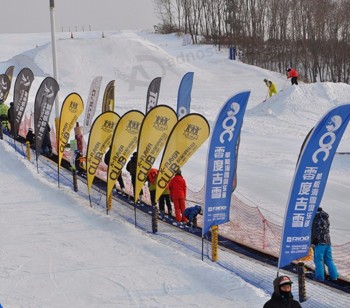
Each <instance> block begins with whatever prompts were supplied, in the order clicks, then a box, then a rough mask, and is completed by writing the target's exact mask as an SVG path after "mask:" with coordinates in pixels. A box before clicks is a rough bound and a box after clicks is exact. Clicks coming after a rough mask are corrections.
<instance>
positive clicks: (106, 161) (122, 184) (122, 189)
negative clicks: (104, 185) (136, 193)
mask: <svg viewBox="0 0 350 308" xmlns="http://www.w3.org/2000/svg"><path fill="white" fill-rule="evenodd" d="M110 160H111V148H109V149H108V151H107V153H106V154H105V158H104V162H105V164H106V165H107V166H108V165H109V162H110ZM118 183H119V186H120V189H121V192H122V193H124V190H125V185H124V180H123V177H122V174H121V173H120V174H119V176H118ZM114 188H115V189H117V187H116V186H114Z"/></svg>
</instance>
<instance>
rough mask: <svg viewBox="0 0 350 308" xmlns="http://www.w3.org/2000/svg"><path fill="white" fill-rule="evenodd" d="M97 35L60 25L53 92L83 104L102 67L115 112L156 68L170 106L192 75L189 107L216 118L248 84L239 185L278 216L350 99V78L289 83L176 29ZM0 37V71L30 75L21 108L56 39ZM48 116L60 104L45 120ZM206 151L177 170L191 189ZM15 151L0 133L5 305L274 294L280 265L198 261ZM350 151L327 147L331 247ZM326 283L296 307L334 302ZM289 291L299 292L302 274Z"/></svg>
mask: <svg viewBox="0 0 350 308" xmlns="http://www.w3.org/2000/svg"><path fill="white" fill-rule="evenodd" d="M105 36H106V37H105V38H101V33H98V32H84V33H76V34H75V38H74V39H71V38H70V33H58V34H57V38H58V41H57V54H58V66H59V69H58V74H59V78H58V79H59V80H58V81H59V84H60V88H61V89H60V92H59V99H60V101H61V102H62V101H63V99H64V98H65V97H66V96H67V95H68V94H69V93H71V92H73V91H74V92H78V93H79V94H80V95H81V96H82V97H83V99H84V100H86V98H87V95H88V91H89V87H90V83H91V81H92V80H93V78H94V77H96V76H103V81H102V86H101V91H100V101H101V99H102V95H103V90H104V88H105V86H106V85H107V83H108V82H109V81H110V80H113V79H115V80H116V112H117V113H118V114H119V115H123V114H124V113H125V112H126V111H128V110H130V109H138V110H140V111H142V112H144V109H145V99H146V93H147V87H148V84H149V82H150V80H152V79H153V78H155V77H158V76H161V77H162V84H161V91H160V99H159V102H158V103H159V104H168V105H170V106H171V107H173V108H174V109H176V97H177V90H178V85H179V83H180V80H181V78H182V76H183V75H184V74H185V73H186V72H188V71H193V72H194V73H195V75H194V83H193V90H192V106H191V110H192V112H198V113H201V114H202V115H204V116H205V117H206V118H207V119H208V121H209V123H210V124H211V125H212V124H213V122H214V120H215V118H216V114H217V111H218V110H219V108H220V106H221V105H222V104H223V103H224V102H225V101H226V100H227V99H228V98H229V97H230V96H231V95H233V94H234V93H237V92H239V91H244V90H247V89H248V90H251V97H250V99H249V102H248V107H247V111H246V116H245V119H244V123H243V127H242V135H241V143H240V150H239V160H238V186H237V189H236V191H235V194H237V195H238V196H239V197H240V198H244V199H245V200H248V202H250V203H252V204H257V205H259V208H260V210H261V211H262V212H263V214H264V215H265V216H266V217H267V218H268V219H270V220H272V221H276V222H277V223H279V224H281V223H282V221H283V215H284V211H285V207H286V202H287V199H288V194H289V189H290V185H291V181H292V178H293V175H294V168H295V164H296V161H297V158H298V154H299V150H300V147H301V145H302V142H303V140H304V138H305V136H306V135H307V133H308V132H309V130H310V129H311V128H312V127H313V126H314V125H315V124H316V123H317V121H318V120H319V119H320V117H321V116H322V115H323V114H324V113H325V112H326V111H327V110H328V109H330V108H332V107H334V106H336V105H340V104H344V103H350V97H349V93H350V86H349V85H346V84H342V83H337V84H335V83H314V84H304V83H303V82H300V85H299V86H298V87H292V86H291V85H290V81H289V80H288V81H287V82H286V76H285V75H282V74H278V73H276V72H271V71H268V70H264V69H261V68H258V67H255V66H249V65H246V64H243V63H241V62H239V61H231V60H229V59H228V51H227V50H224V49H222V50H221V51H218V50H217V49H216V48H214V47H211V46H195V45H186V46H183V44H182V43H183V40H182V37H180V36H178V35H157V34H153V33H150V32H142V31H115V32H108V33H105ZM0 37H1V42H2V43H0V45H1V48H0V61H1V62H0V71H1V72H5V70H6V68H7V67H8V66H10V65H15V74H14V75H15V76H16V75H17V73H18V72H19V71H20V70H21V69H22V68H23V67H29V68H31V69H32V70H33V72H34V75H35V80H34V82H33V85H32V89H31V92H30V98H29V104H28V107H27V111H28V112H29V111H30V110H31V109H33V108H32V106H33V101H34V98H35V95H36V90H37V89H38V87H39V85H40V83H41V81H42V80H43V79H44V78H45V77H46V76H48V75H52V59H51V58H52V53H51V44H50V34H49V33H47V34H27V35H5V34H3V35H0ZM264 78H267V79H272V80H273V81H274V82H275V83H276V85H277V89H278V90H279V93H278V94H277V95H276V96H273V97H272V98H270V99H268V100H267V101H266V102H264V103H262V101H263V100H264V99H265V97H266V93H267V88H266V86H265V84H264V82H263V79H264ZM281 90H282V91H281ZM11 97H13V89H12V90H11V92H10V95H9V99H10V98H11ZM9 99H8V101H7V103H8V102H9ZM100 110H101V105H99V106H98V110H97V113H99V111H100ZM53 118H54V111H53V115H52V119H51V122H52V123H53ZM82 120H83V118H81V122H82ZM348 144H349V133H348V132H346V133H345V134H344V136H343V139H342V142H341V144H340V145H339V148H338V151H339V152H350V151H349V145H348ZM206 151H207V143H205V144H204V145H203V146H202V148H201V149H200V150H199V151H198V152H197V153H196V154H195V155H194V156H193V157H192V158H191V159H190V161H189V162H188V163H187V165H186V166H184V167H183V169H182V171H183V175H184V177H185V178H186V181H187V183H188V185H189V187H190V188H191V189H192V190H196V191H197V190H199V189H201V188H202V187H203V185H204V177H205V165H204V162H205V160H206ZM14 154H15V152H14V150H13V148H12V146H11V142H10V143H9V142H7V141H3V142H0V155H1V160H0V179H1V180H0V181H1V185H0V187H1V188H0V189H1V201H0V204H1V206H0V211H1V215H0V233H1V246H0V260H1V263H0V303H1V304H2V305H3V306H4V307H6V308H7V307H10V308H11V307H15V308H17V307H62V306H65V307H86V306H89V307H212V306H214V305H216V306H218V307H262V306H263V303H265V302H266V301H267V300H268V299H269V297H270V292H271V287H272V281H273V279H274V278H275V277H276V270H277V269H276V268H268V267H267V266H264V265H261V264H258V263H256V262H252V261H250V260H245V259H244V258H239V257H237V259H235V261H234V264H235V266H236V268H235V270H229V269H225V267H224V266H220V265H219V264H216V263H212V262H210V261H208V260H205V262H203V261H201V260H200V258H199V257H198V256H196V255H193V254H192V253H190V252H187V251H186V249H178V247H177V246H176V245H175V244H172V243H171V242H169V241H162V240H161V239H160V236H157V235H152V234H148V233H146V232H144V231H142V230H140V229H138V228H135V227H134V226H133V224H132V223H131V224H130V223H129V222H127V221H126V220H125V219H123V218H122V217H118V216H113V217H111V216H106V215H105V214H104V213H103V212H101V211H98V210H97V209H96V208H94V207H93V208H90V206H89V202H88V198H87V197H86V195H84V194H76V193H74V192H73V191H72V189H71V187H69V186H66V185H62V187H60V188H58V187H57V182H56V178H55V175H54V172H53V171H52V170H51V171H46V172H44V170H40V172H39V173H37V170H36V167H35V166H34V165H33V163H31V162H28V161H27V160H25V159H24V158H23V157H22V156H20V155H18V154H16V155H14ZM349 160H350V158H349V157H348V155H336V156H335V159H334V162H333V166H332V169H331V172H330V176H329V179H328V184H327V187H326V191H325V195H324V197H323V201H322V206H323V208H324V209H325V210H326V211H327V212H328V213H329V214H330V217H331V236H332V240H333V244H345V243H348V242H349V234H350V229H349V227H348V219H349V207H348V197H349V194H348V191H349V181H348V173H349V172H348V171H349V165H350V164H349ZM41 165H44V164H43V162H41ZM42 167H43V166H42ZM232 258H233V257H232ZM243 261H244V262H245V263H244V265H241V263H240V262H243ZM293 280H294V281H295V282H296V277H295V276H293ZM324 289H325V288H324V287H322V286H317V285H314V284H311V286H310V290H312V292H313V293H311V294H309V295H310V296H311V298H310V299H309V300H308V301H306V302H305V303H303V304H302V306H303V307H312V305H315V306H317V307H329V305H332V306H333V307H336V306H337V304H338V303H339V306H337V307H342V306H341V305H343V304H340V303H341V301H343V300H344V299H343V297H342V294H339V293H338V292H337V291H334V290H330V289H326V290H327V297H326V299H325V298H322V296H320V294H323V293H325V292H324ZM293 293H294V295H295V296H296V297H297V283H295V285H294V287H293ZM314 294H317V296H314ZM318 298H319V299H320V300H319V301H318ZM327 300H328V302H327ZM322 305H325V306H322Z"/></svg>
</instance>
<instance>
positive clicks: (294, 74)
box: [287, 67, 298, 85]
mask: <svg viewBox="0 0 350 308" xmlns="http://www.w3.org/2000/svg"><path fill="white" fill-rule="evenodd" d="M287 72H288V76H287V79H289V78H292V79H291V82H292V85H294V84H295V85H298V72H297V71H296V70H295V69H294V68H291V67H288V68H287Z"/></svg>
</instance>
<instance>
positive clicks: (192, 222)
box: [184, 205, 203, 228]
mask: <svg viewBox="0 0 350 308" xmlns="http://www.w3.org/2000/svg"><path fill="white" fill-rule="evenodd" d="M198 214H203V212H202V207H201V206H200V205H195V206H192V207H188V208H187V209H186V210H185V211H184V215H185V217H186V218H187V219H188V223H187V225H188V226H189V227H192V226H193V227H195V228H198V225H197V215H198Z"/></svg>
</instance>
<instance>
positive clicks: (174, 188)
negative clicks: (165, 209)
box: [169, 170, 187, 222]
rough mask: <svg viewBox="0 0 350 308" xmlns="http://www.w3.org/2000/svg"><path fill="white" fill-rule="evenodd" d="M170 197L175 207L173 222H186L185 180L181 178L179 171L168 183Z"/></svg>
mask: <svg viewBox="0 0 350 308" xmlns="http://www.w3.org/2000/svg"><path fill="white" fill-rule="evenodd" d="M169 191H170V197H171V199H172V200H173V203H174V207H175V220H176V222H187V218H186V217H185V215H184V212H185V209H186V204H185V200H186V192H187V185H186V181H185V179H184V178H183V177H182V174H181V171H180V170H179V171H178V172H177V173H176V174H175V176H174V177H173V179H172V180H171V181H170V183H169Z"/></svg>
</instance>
